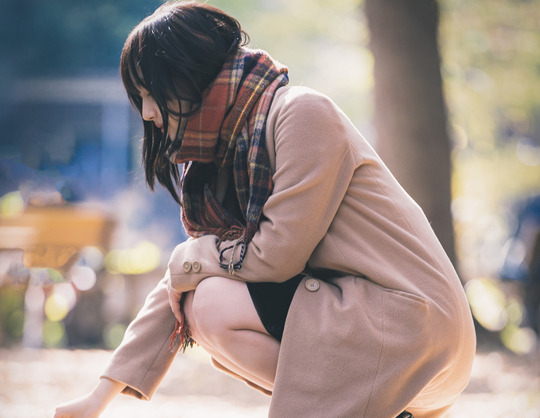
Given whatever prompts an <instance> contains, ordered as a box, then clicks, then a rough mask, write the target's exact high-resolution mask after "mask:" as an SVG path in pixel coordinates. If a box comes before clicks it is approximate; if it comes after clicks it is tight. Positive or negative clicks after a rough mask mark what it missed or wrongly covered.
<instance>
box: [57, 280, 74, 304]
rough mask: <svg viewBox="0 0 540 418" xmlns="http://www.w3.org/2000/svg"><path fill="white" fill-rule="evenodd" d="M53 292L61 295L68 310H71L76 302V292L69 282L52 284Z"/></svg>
mask: <svg viewBox="0 0 540 418" xmlns="http://www.w3.org/2000/svg"><path fill="white" fill-rule="evenodd" d="M54 294H55V295H60V296H61V297H63V298H64V299H65V300H66V302H67V304H68V308H69V310H72V309H73V308H74V307H75V304H76V303H77V294H76V293H75V289H74V288H73V286H72V285H71V283H61V284H57V285H56V286H54Z"/></svg>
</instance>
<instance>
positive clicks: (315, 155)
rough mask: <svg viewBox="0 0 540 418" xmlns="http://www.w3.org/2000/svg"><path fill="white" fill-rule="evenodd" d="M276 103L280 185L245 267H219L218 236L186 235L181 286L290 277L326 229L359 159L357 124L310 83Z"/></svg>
mask: <svg viewBox="0 0 540 418" xmlns="http://www.w3.org/2000/svg"><path fill="white" fill-rule="evenodd" d="M273 106H277V109H278V110H277V111H276V112H277V113H275V114H274V115H272V116H271V117H269V121H268V123H271V125H270V129H269V130H268V131H267V132H268V134H269V135H273V138H274V144H275V172H274V174H273V177H272V179H273V182H274V189H273V192H272V195H271V196H270V197H269V199H268V200H267V202H266V203H265V205H264V208H263V215H264V216H263V217H262V221H261V222H260V224H259V229H258V231H257V232H256V234H255V236H254V237H253V240H252V241H251V242H250V243H249V245H248V247H247V252H246V256H245V259H244V263H243V266H242V268H241V269H240V270H237V271H235V272H234V274H233V275H230V274H229V273H228V272H227V271H226V270H224V269H222V268H221V267H220V266H219V253H218V251H217V248H216V243H217V237H215V236H212V235H207V236H204V237H201V238H198V239H195V240H190V241H186V242H184V243H182V244H180V245H178V246H177V247H176V248H175V250H174V251H173V253H172V256H171V259H170V262H169V270H170V272H171V285H172V286H173V287H174V288H175V289H176V290H178V291H182V292H185V291H189V290H193V289H195V288H196V287H197V285H198V283H199V282H200V281H201V280H202V279H204V278H206V277H210V276H222V277H229V278H232V279H236V280H241V281H246V282H283V281H286V280H288V279H290V278H291V277H293V276H295V275H296V274H299V273H300V272H302V270H303V269H304V268H305V266H306V263H307V261H308V259H309V257H310V255H311V254H312V253H313V251H314V249H315V247H316V246H317V244H318V243H319V241H320V240H321V239H322V238H323V236H324V235H325V234H326V232H327V230H328V228H329V226H330V224H331V222H332V220H333V218H334V216H335V214H336V212H337V210H338V208H339V206H340V204H341V202H342V201H343V198H344V196H345V194H346V191H347V188H348V186H349V183H350V181H351V178H352V175H353V172H354V170H355V168H356V165H357V164H358V159H356V160H355V158H353V155H352V152H353V151H352V149H351V145H350V143H349V139H350V135H351V127H352V124H351V122H350V121H349V120H348V119H347V118H346V116H345V115H344V114H343V113H342V112H341V111H340V110H339V109H338V108H337V106H336V105H335V104H334V103H333V102H332V101H331V100H330V99H328V98H327V97H326V96H324V95H321V94H319V93H316V92H313V91H312V90H308V89H303V90H302V93H300V94H296V95H294V96H293V97H289V95H286V96H285V97H282V98H280V99H279V102H277V103H274V105H273ZM271 113H272V111H271ZM352 129H354V128H352ZM195 262H197V263H195ZM192 266H196V268H193V267H192Z"/></svg>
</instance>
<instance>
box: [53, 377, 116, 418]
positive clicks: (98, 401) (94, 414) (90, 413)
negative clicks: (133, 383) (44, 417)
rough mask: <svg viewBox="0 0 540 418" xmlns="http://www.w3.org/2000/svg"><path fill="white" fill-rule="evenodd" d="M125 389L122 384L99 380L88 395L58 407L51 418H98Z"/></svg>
mask: <svg viewBox="0 0 540 418" xmlns="http://www.w3.org/2000/svg"><path fill="white" fill-rule="evenodd" d="M125 387H126V385H125V384H124V383H121V382H117V381H116V380H111V379H108V378H106V377H104V378H101V379H99V382H98V384H97V386H96V387H95V388H94V390H92V392H90V393H89V394H87V395H85V396H81V397H80V398H77V399H74V400H72V401H69V402H64V403H62V404H60V405H58V406H57V407H56V409H55V411H54V415H53V418H98V417H99V416H100V415H101V413H102V412H103V411H104V410H105V408H106V407H107V405H108V404H109V403H110V402H111V401H112V400H113V398H114V397H115V396H116V395H118V394H119V393H120V392H121V391H122V389H124V388H125Z"/></svg>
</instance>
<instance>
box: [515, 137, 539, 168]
mask: <svg viewBox="0 0 540 418" xmlns="http://www.w3.org/2000/svg"><path fill="white" fill-rule="evenodd" d="M516 154H517V157H518V159H519V161H521V162H522V163H523V164H525V165H528V166H529V167H536V166H537V165H540V147H539V146H538V144H537V143H536V142H534V141H532V140H530V139H529V138H521V139H520V140H519V141H518V143H517V145H516Z"/></svg>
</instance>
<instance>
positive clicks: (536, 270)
mask: <svg viewBox="0 0 540 418" xmlns="http://www.w3.org/2000/svg"><path fill="white" fill-rule="evenodd" d="M519 207H520V208H519V209H518V210H517V212H518V216H517V226H516V232H515V233H514V235H513V236H512V237H511V238H510V239H509V240H508V241H507V243H506V249H507V251H506V254H505V258H504V263H503V266H502V269H501V272H500V276H501V278H503V279H506V280H517V281H519V282H520V284H521V286H522V288H523V303H524V305H525V310H526V318H525V324H526V325H528V326H530V327H531V328H532V329H534V330H535V331H536V333H537V334H539V335H540V196H535V197H531V198H529V199H527V200H525V201H524V202H522V203H521V204H520V205H519Z"/></svg>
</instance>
